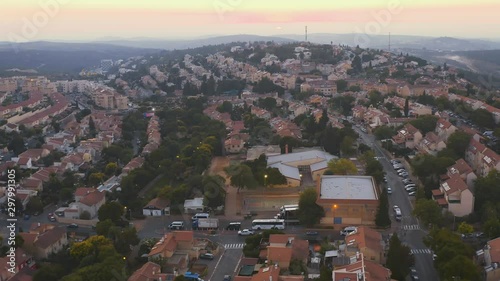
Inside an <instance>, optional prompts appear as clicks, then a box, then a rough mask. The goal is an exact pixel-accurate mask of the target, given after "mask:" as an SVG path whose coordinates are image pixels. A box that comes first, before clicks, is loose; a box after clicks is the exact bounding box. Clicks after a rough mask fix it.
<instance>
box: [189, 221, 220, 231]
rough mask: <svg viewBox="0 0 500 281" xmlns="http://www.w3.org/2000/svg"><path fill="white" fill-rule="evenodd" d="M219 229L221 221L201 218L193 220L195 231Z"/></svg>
mask: <svg viewBox="0 0 500 281" xmlns="http://www.w3.org/2000/svg"><path fill="white" fill-rule="evenodd" d="M217 228H219V219H213V218H199V219H195V220H193V229H217Z"/></svg>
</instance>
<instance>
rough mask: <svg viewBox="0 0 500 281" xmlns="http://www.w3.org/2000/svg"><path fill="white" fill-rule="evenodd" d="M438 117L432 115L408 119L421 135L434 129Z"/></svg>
mask: <svg viewBox="0 0 500 281" xmlns="http://www.w3.org/2000/svg"><path fill="white" fill-rule="evenodd" d="M437 120H438V117H437V116H434V115H424V116H419V117H418V118H417V119H415V120H412V121H410V124H412V125H413V126H415V128H417V129H419V130H420V132H421V133H422V135H425V134H427V133H428V132H431V131H434V129H435V128H436V123H437Z"/></svg>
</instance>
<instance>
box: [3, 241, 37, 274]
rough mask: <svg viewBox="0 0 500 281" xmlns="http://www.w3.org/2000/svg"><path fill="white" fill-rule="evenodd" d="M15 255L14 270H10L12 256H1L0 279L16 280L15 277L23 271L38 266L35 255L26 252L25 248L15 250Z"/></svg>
mask: <svg viewBox="0 0 500 281" xmlns="http://www.w3.org/2000/svg"><path fill="white" fill-rule="evenodd" d="M15 257H16V262H15V267H14V269H13V270H12V271H14V272H12V271H11V270H10V268H11V267H10V266H9V262H10V257H9V256H5V257H1V258H0V264H1V266H0V280H15V278H16V277H18V276H19V275H21V274H22V273H23V271H26V270H29V269H35V268H36V263H35V259H34V258H33V256H31V255H30V254H28V253H26V252H25V251H24V250H23V249H21V248H17V249H16V251H15Z"/></svg>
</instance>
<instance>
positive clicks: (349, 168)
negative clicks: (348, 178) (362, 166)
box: [328, 158, 358, 175]
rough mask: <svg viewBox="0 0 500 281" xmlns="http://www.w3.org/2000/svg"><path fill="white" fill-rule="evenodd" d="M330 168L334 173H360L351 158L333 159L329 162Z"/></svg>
mask: <svg viewBox="0 0 500 281" xmlns="http://www.w3.org/2000/svg"><path fill="white" fill-rule="evenodd" d="M328 169H330V171H332V172H333V174H334V175H356V174H357V173H358V168H356V165H355V164H354V163H353V162H352V161H351V160H349V159H346V158H341V159H332V160H330V161H329V162H328Z"/></svg>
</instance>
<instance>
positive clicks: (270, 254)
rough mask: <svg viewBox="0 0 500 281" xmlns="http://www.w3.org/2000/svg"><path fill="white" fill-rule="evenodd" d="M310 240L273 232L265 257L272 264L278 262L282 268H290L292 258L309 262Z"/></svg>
mask: <svg viewBox="0 0 500 281" xmlns="http://www.w3.org/2000/svg"><path fill="white" fill-rule="evenodd" d="M308 249H309V242H308V241H307V240H301V239H297V238H296V237H295V235H288V234H271V235H270V236H269V245H268V246H267V248H266V252H265V258H266V259H267V260H268V261H269V263H270V264H278V266H279V267H280V268H283V269H288V267H289V266H290V262H291V261H292V260H300V261H302V262H305V263H307V258H308V256H309V251H308Z"/></svg>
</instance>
